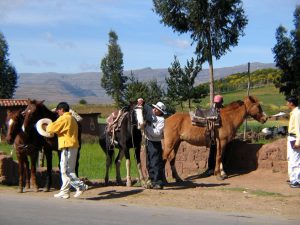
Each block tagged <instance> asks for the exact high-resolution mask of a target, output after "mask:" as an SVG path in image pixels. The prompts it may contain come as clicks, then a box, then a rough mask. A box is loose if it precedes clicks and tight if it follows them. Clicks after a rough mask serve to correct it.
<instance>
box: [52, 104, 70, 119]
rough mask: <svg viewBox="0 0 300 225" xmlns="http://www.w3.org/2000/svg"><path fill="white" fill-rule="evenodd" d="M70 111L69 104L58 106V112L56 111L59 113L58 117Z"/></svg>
mask: <svg viewBox="0 0 300 225" xmlns="http://www.w3.org/2000/svg"><path fill="white" fill-rule="evenodd" d="M69 110H70V106H69V104H68V103H66V102H60V103H58V105H57V106H56V110H55V111H56V112H57V113H58V115H60V116H61V115H62V114H64V113H65V112H69Z"/></svg>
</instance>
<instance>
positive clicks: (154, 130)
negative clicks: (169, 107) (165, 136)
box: [145, 120, 165, 138]
mask: <svg viewBox="0 0 300 225" xmlns="http://www.w3.org/2000/svg"><path fill="white" fill-rule="evenodd" d="M164 124H165V122H164V120H159V121H158V122H157V123H151V124H149V125H147V126H146V128H145V131H146V134H147V135H148V136H149V137H152V138H159V137H161V135H162V133H163V130H164Z"/></svg>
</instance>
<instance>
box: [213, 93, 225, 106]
mask: <svg viewBox="0 0 300 225" xmlns="http://www.w3.org/2000/svg"><path fill="white" fill-rule="evenodd" d="M214 103H215V104H216V106H218V107H221V106H222V104H223V96H222V95H216V96H215V97H214Z"/></svg>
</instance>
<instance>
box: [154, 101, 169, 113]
mask: <svg viewBox="0 0 300 225" xmlns="http://www.w3.org/2000/svg"><path fill="white" fill-rule="evenodd" d="M152 106H153V107H154V108H157V109H158V110H159V111H161V112H162V113H163V114H167V112H166V106H165V104H164V103H162V102H157V103H156V105H154V104H152Z"/></svg>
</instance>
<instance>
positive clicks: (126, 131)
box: [99, 106, 144, 186]
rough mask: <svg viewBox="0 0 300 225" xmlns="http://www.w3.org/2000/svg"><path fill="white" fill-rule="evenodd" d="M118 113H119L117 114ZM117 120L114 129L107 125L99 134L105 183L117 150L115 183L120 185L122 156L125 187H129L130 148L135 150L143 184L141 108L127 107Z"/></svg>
mask: <svg viewBox="0 0 300 225" xmlns="http://www.w3.org/2000/svg"><path fill="white" fill-rule="evenodd" d="M119 112H120V113H119ZM117 114H119V116H118V119H117V120H115V123H114V124H115V126H116V128H115V129H110V128H109V127H110V125H109V124H108V125H107V127H106V129H105V131H104V133H102V134H100V139H99V144H100V146H101V148H102V149H103V151H104V152H105V154H106V172H105V183H106V184H108V182H109V168H110V166H111V163H112V160H113V155H114V149H115V148H118V149H119V152H118V155H117V157H116V159H115V165H116V181H117V183H118V184H121V183H122V181H121V174H120V164H121V160H122V158H123V156H124V155H125V158H126V172H127V177H126V185H127V186H131V176H130V164H131V162H130V153H129V150H130V148H134V149H135V158H136V161H137V167H138V171H139V179H140V182H141V183H142V182H144V176H143V173H142V168H141V158H140V152H141V142H142V131H141V129H143V126H144V119H143V107H142V106H136V107H135V108H133V107H132V106H128V107H125V108H123V109H122V110H120V111H118V113H117Z"/></svg>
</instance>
